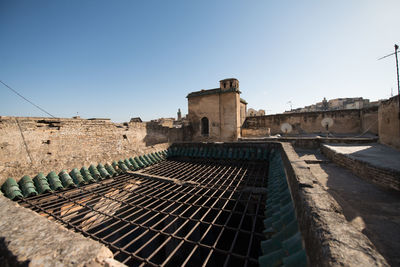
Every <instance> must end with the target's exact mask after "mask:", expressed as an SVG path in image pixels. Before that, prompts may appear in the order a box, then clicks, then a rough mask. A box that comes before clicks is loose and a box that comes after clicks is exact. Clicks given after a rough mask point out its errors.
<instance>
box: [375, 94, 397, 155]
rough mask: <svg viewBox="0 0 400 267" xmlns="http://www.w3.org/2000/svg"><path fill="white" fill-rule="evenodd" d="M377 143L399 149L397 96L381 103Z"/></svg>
mask: <svg viewBox="0 0 400 267" xmlns="http://www.w3.org/2000/svg"><path fill="white" fill-rule="evenodd" d="M378 117H379V141H380V142H381V143H382V144H385V145H389V146H391V147H394V148H396V149H400V117H399V96H395V97H392V98H390V99H389V100H387V101H382V102H381V104H380V106H379V111H378Z"/></svg>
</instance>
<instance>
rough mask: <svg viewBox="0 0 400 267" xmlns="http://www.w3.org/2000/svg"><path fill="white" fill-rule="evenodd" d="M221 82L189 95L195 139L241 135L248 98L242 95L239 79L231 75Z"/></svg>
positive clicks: (215, 138)
mask: <svg viewBox="0 0 400 267" xmlns="http://www.w3.org/2000/svg"><path fill="white" fill-rule="evenodd" d="M219 84H220V86H219V88H214V89H207V90H201V91H196V92H192V93H190V94H188V95H187V98H188V106H189V107H188V110H189V114H188V119H189V122H190V125H191V129H192V140H194V141H234V140H237V139H238V138H239V137H240V127H241V125H242V124H243V122H244V120H245V118H246V105H247V102H246V101H245V100H243V99H241V98H240V93H241V92H240V91H239V81H238V80H237V79H235V78H229V79H224V80H221V81H220V82H219Z"/></svg>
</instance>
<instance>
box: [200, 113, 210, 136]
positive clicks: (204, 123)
mask: <svg viewBox="0 0 400 267" xmlns="http://www.w3.org/2000/svg"><path fill="white" fill-rule="evenodd" d="M209 133H210V132H209V127H208V118H207V117H203V118H202V119H201V134H202V135H209Z"/></svg>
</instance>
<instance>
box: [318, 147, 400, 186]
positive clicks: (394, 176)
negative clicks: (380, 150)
mask: <svg viewBox="0 0 400 267" xmlns="http://www.w3.org/2000/svg"><path fill="white" fill-rule="evenodd" d="M321 152H322V153H323V154H324V155H325V156H326V157H327V158H328V159H330V160H332V161H333V162H334V163H336V164H338V165H339V166H342V167H344V168H346V169H349V170H350V171H351V172H352V173H354V174H355V175H357V176H359V177H361V178H363V179H365V180H368V181H370V182H372V183H374V184H376V185H378V186H381V187H384V188H386V189H391V190H396V191H400V171H399V170H398V169H393V168H390V167H382V165H384V162H383V163H382V164H381V165H380V166H378V165H374V164H373V162H372V161H371V162H368V161H366V160H362V159H361V158H357V156H352V155H351V154H345V153H340V152H338V151H335V149H333V147H331V146H328V145H322V146H321ZM373 153H374V152H371V154H373ZM398 154H400V153H398ZM377 156H378V157H380V159H379V160H382V161H384V160H385V158H384V157H390V155H388V153H387V154H384V155H377ZM392 157H393V156H392ZM397 158H398V156H397ZM390 159H392V158H390ZM377 160H378V159H377ZM388 161H389V158H388ZM395 164H396V163H395ZM395 167H397V168H398V167H399V166H398V165H397V166H396V165H395Z"/></svg>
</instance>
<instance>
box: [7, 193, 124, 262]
mask: <svg viewBox="0 0 400 267" xmlns="http://www.w3.org/2000/svg"><path fill="white" fill-rule="evenodd" d="M0 211H1V215H0V216H1V220H0V266H88V267H89V266H90V267H97V266H110V267H111V266H114V267H119V266H125V265H124V264H122V263H120V262H118V261H116V260H114V259H113V254H112V252H111V251H110V250H109V249H108V248H106V247H105V246H103V245H102V244H100V243H98V242H96V241H94V240H92V239H89V238H86V237H84V236H82V235H80V234H77V233H75V232H72V231H69V230H68V229H66V228H65V227H63V226H61V225H59V224H57V223H55V222H53V221H50V220H48V219H46V218H45V217H42V216H40V215H38V214H37V213H36V212H34V211H31V210H29V209H25V208H23V207H21V206H19V205H18V204H17V203H15V202H12V201H11V200H9V199H7V198H5V197H4V196H2V195H0Z"/></svg>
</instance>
